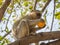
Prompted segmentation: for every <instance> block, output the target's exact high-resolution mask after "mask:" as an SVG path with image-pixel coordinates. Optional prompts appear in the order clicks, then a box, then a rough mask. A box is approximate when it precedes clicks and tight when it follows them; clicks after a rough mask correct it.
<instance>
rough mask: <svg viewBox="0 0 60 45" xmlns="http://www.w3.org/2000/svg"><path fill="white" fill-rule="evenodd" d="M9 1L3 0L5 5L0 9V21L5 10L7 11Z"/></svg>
mask: <svg viewBox="0 0 60 45" xmlns="http://www.w3.org/2000/svg"><path fill="white" fill-rule="evenodd" d="M10 2H11V0H5V3H4V4H3V5H2V7H1V8H0V20H1V19H2V17H3V15H4V12H5V10H6V9H7V7H8V5H9V4H10Z"/></svg>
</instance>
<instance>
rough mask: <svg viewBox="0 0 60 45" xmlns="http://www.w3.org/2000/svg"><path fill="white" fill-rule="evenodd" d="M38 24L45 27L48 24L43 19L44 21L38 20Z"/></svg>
mask: <svg viewBox="0 0 60 45" xmlns="http://www.w3.org/2000/svg"><path fill="white" fill-rule="evenodd" d="M37 26H38V27H39V28H44V27H45V26H46V23H45V21H44V20H43V19H42V21H40V22H38V24H37Z"/></svg>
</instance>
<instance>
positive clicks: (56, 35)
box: [8, 31, 60, 45]
mask: <svg viewBox="0 0 60 45" xmlns="http://www.w3.org/2000/svg"><path fill="white" fill-rule="evenodd" d="M52 39H60V31H57V32H43V33H39V34H36V35H34V36H28V37H25V38H23V39H21V40H17V41H15V42H13V43H11V44H8V45H17V44H18V45H28V44H29V43H36V42H39V41H44V40H52Z"/></svg>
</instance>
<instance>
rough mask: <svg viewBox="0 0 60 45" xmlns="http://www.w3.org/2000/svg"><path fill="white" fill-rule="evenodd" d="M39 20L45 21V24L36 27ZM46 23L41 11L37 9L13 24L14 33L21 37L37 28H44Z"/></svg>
mask: <svg viewBox="0 0 60 45" xmlns="http://www.w3.org/2000/svg"><path fill="white" fill-rule="evenodd" d="M39 22H44V26H43V27H39V26H38V27H36V28H35V26H36V25H37V24H38V23H39ZM45 25H46V24H45V21H44V20H43V19H42V18H41V13H40V11H38V10H36V11H32V12H31V13H30V14H29V15H26V16H25V17H23V18H21V19H20V20H18V21H16V22H15V23H14V25H13V30H12V33H13V35H14V37H15V38H16V39H21V38H24V37H26V36H29V35H30V34H32V33H35V31H36V30H37V29H41V28H44V27H45Z"/></svg>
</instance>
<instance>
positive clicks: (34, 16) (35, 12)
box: [30, 10, 41, 19]
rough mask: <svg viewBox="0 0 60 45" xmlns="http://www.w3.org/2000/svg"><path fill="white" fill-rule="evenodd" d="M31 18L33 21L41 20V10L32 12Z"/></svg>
mask: <svg viewBox="0 0 60 45" xmlns="http://www.w3.org/2000/svg"><path fill="white" fill-rule="evenodd" d="M30 16H31V17H32V18H33V19H39V18H41V13H40V11H39V10H34V11H31V13H30Z"/></svg>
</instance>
